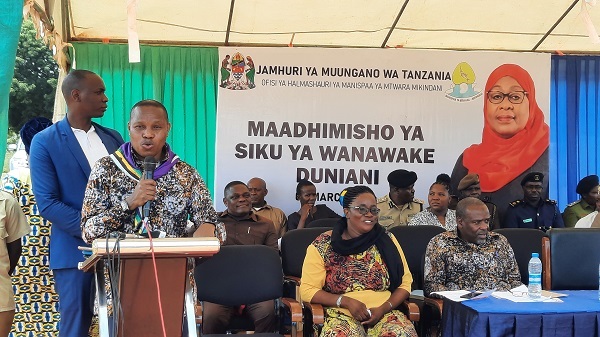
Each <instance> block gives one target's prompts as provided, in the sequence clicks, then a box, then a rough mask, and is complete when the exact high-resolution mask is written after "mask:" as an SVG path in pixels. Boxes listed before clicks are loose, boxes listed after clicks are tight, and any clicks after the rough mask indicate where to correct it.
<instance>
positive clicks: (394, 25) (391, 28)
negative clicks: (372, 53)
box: [381, 0, 410, 48]
mask: <svg viewBox="0 0 600 337" xmlns="http://www.w3.org/2000/svg"><path fill="white" fill-rule="evenodd" d="M409 1H410V0H405V1H404V4H403V5H402V8H400V12H398V16H396V20H394V23H393V24H392V27H390V31H389V32H388V33H387V36H386V37H385V39H384V40H383V43H382V44H381V48H385V45H386V44H387V42H388V40H389V38H390V36H391V35H392V32H393V31H394V29H396V24H398V20H400V17H401V16H402V13H404V9H405V8H406V5H408V2H409Z"/></svg>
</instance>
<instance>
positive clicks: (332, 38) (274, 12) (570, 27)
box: [35, 0, 600, 54]
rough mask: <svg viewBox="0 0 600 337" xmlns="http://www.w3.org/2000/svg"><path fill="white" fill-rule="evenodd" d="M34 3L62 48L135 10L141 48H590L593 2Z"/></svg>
mask: <svg viewBox="0 0 600 337" xmlns="http://www.w3.org/2000/svg"><path fill="white" fill-rule="evenodd" d="M35 1H36V2H37V4H38V5H39V6H40V7H41V8H43V9H44V10H45V11H46V12H47V14H48V16H49V17H51V19H52V20H53V22H54V25H55V27H56V31H57V32H58V33H59V34H61V35H62V36H63V38H64V39H65V40H66V41H67V42H70V41H101V40H103V39H104V41H106V40H109V41H111V42H125V41H127V39H128V17H127V6H128V4H137V11H136V13H135V14H134V15H133V13H132V17H133V18H135V21H134V22H135V26H136V31H137V34H138V35H139V39H140V41H141V42H142V43H166V44H174V45H182V44H190V45H214V46H224V45H233V46H236V45H243V46H250V45H259V46H287V45H289V44H293V45H294V46H319V47H368V48H380V47H385V46H389V47H403V48H420V49H453V50H509V51H538V52H557V51H558V52H559V53H560V52H562V53H565V54H596V53H599V52H600V44H599V43H598V42H600V40H599V39H598V33H597V32H596V31H595V26H597V27H598V28H600V3H599V4H596V0H587V1H586V0H544V1H540V0H502V1H490V0H475V1H474V0H452V1H448V0H400V1H391V0H380V1H366V0H344V1H338V0H330V1H323V0H284V1H282V0H254V1H249V0H245V1H242V0H238V1H235V0H230V1H226V0H202V1H201V0H171V1H165V0H103V1H89V0H35ZM563 16H564V17H563ZM396 20H397V21H396ZM546 34H548V36H547V37H545V35H546ZM388 35H389V36H388ZM590 36H592V38H591V37H590Z"/></svg>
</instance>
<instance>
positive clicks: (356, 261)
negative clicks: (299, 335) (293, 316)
mask: <svg viewBox="0 0 600 337" xmlns="http://www.w3.org/2000/svg"><path fill="white" fill-rule="evenodd" d="M340 204H342V207H343V208H344V215H345V217H344V218H341V219H340V220H339V221H338V222H337V223H336V225H335V226H334V228H333V231H327V232H325V233H323V234H321V235H320V236H319V237H317V238H316V239H315V241H314V242H313V243H312V244H311V245H310V246H309V247H308V249H307V251H306V257H305V260H304V265H303V267H302V281H301V283H300V296H301V297H302V300H303V301H310V302H312V303H317V304H322V305H323V306H325V307H326V309H325V323H324V325H323V330H322V332H321V336H332V337H333V336H338V337H349V336H352V337H354V336H356V337H359V336H360V337H363V336H417V333H416V331H415V329H414V327H413V325H412V323H411V322H410V321H409V320H408V319H407V318H406V316H405V315H404V314H403V313H402V312H400V311H399V310H396V307H398V305H400V303H402V302H403V301H404V300H406V299H407V298H408V296H409V295H410V286H411V283H412V275H411V274H410V270H409V269H408V264H407V263H406V259H405V258H404V253H403V252H402V249H401V248H400V245H399V244H398V241H396V239H395V238H394V236H393V235H391V234H390V233H389V232H387V231H386V230H385V229H384V228H383V227H382V226H381V225H380V224H379V223H378V214H379V209H378V208H377V200H376V198H375V194H374V193H373V191H372V190H371V189H370V188H368V187H366V186H355V187H350V188H347V189H345V190H344V191H342V193H341V196H340Z"/></svg>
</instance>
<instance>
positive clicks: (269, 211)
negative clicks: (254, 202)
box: [252, 204, 287, 237]
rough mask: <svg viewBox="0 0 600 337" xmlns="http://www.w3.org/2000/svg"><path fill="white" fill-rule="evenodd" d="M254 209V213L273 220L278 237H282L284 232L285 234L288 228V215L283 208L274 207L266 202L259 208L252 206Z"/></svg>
mask: <svg viewBox="0 0 600 337" xmlns="http://www.w3.org/2000/svg"><path fill="white" fill-rule="evenodd" d="M252 209H253V210H254V214H258V215H260V216H263V217H265V218H267V219H269V220H271V221H273V225H274V226H275V233H277V237H282V236H283V234H285V232H286V230H287V217H286V216H285V213H283V211H282V210H281V209H279V208H277V207H273V206H271V205H269V204H265V205H264V206H263V207H259V208H256V207H252Z"/></svg>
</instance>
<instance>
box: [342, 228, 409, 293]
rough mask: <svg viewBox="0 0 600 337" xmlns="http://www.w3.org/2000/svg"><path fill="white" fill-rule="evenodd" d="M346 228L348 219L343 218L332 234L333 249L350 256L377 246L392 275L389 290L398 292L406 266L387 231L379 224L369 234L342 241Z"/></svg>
mask: <svg viewBox="0 0 600 337" xmlns="http://www.w3.org/2000/svg"><path fill="white" fill-rule="evenodd" d="M346 228H348V219H347V218H341V219H340V220H339V221H338V222H337V223H336V224H335V226H334V227H333V232H332V234H331V247H332V248H333V251H334V252H336V253H338V254H340V255H344V256H348V255H353V254H359V253H362V252H364V251H366V250H367V249H369V248H370V247H371V246H373V245H375V247H377V250H379V253H380V254H381V257H382V259H383V262H384V263H385V265H386V267H387V269H388V273H389V274H390V287H389V290H390V291H392V292H393V291H394V290H396V288H398V287H399V286H400V284H401V283H402V276H404V265H403V264H402V259H401V258H400V253H399V252H398V249H397V248H396V245H395V244H394V241H392V238H390V236H389V235H388V234H387V233H386V231H385V229H384V228H383V227H382V226H381V225H380V224H379V223H377V224H375V226H374V227H373V229H371V231H369V232H368V233H365V234H363V235H361V236H359V237H356V238H354V239H350V240H344V239H342V233H344V231H345V230H346Z"/></svg>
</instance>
